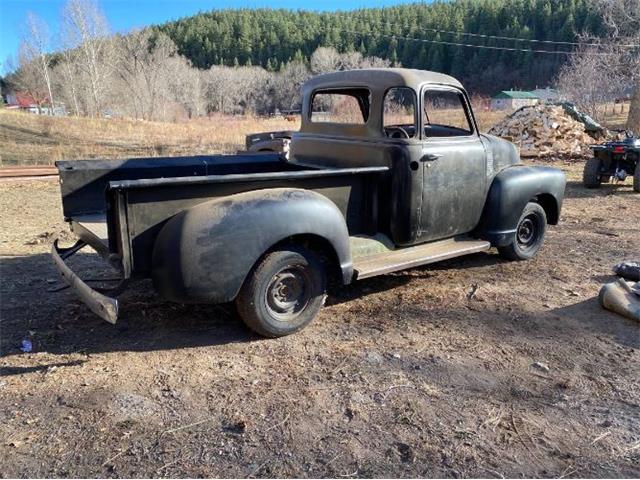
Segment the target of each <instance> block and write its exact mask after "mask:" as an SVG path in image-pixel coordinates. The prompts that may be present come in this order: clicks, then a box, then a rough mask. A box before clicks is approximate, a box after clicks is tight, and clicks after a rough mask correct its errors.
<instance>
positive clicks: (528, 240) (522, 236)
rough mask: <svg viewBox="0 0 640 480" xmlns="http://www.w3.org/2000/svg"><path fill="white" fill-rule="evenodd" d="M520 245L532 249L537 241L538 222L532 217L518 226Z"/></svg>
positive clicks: (525, 219)
mask: <svg viewBox="0 0 640 480" xmlns="http://www.w3.org/2000/svg"><path fill="white" fill-rule="evenodd" d="M517 238H518V243H519V244H520V245H521V246H522V247H525V248H526V247H530V246H531V245H532V244H533V243H535V241H536V222H535V219H534V218H532V216H528V217H525V218H524V219H523V220H522V222H520V225H518V233H517Z"/></svg>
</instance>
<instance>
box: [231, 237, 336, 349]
mask: <svg viewBox="0 0 640 480" xmlns="http://www.w3.org/2000/svg"><path fill="white" fill-rule="evenodd" d="M325 291H326V274H325V270H324V267H323V265H322V263H321V262H320V260H319V259H318V257H317V255H316V254H315V253H313V252H312V251H310V250H307V249H306V248H303V247H299V246H296V245H292V246H288V247H284V248H282V249H281V250H277V251H274V252H270V253H268V254H266V255H265V256H264V257H263V258H262V259H261V260H260V261H259V262H258V263H257V265H256V266H255V267H254V268H253V270H252V271H251V273H250V274H249V277H248V278H247V279H246V280H245V282H244V284H243V286H242V289H241V290H240V293H239V294H238V297H237V298H236V307H237V309H238V313H239V314H240V317H241V318H242V320H243V321H244V322H245V324H246V325H247V326H248V327H249V328H250V329H251V330H253V331H254V332H256V333H258V334H260V335H263V336H265V337H282V336H285V335H290V334H292V333H295V332H297V331H299V330H302V329H303V328H304V327H306V326H307V325H308V324H309V323H310V322H311V321H312V320H313V319H314V318H315V316H316V315H317V314H318V311H319V310H320V308H321V307H322V305H323V304H324V301H325V298H326V294H325Z"/></svg>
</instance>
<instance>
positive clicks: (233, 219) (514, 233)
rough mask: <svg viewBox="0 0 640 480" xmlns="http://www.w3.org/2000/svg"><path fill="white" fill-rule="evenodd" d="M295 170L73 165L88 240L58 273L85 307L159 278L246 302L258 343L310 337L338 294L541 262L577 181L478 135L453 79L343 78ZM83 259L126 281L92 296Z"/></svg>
mask: <svg viewBox="0 0 640 480" xmlns="http://www.w3.org/2000/svg"><path fill="white" fill-rule="evenodd" d="M302 97H303V107H302V123H301V129H300V131H299V132H296V133H294V134H293V135H292V138H291V145H290V155H289V158H288V159H287V158H285V157H284V156H283V155H280V154H276V153H245V154H237V155H226V156H225V155H215V156H194V157H174V158H138V159H130V160H87V161H62V162H58V163H57V164H56V165H57V167H58V169H59V172H60V186H61V192H62V204H63V211H64V216H65V218H66V220H67V221H68V222H69V223H70V225H71V229H72V230H73V232H74V233H75V235H76V236H77V237H78V241H77V243H76V244H75V245H73V246H72V247H68V248H61V247H59V246H58V242H57V241H56V242H55V243H54V245H53V249H52V255H53V259H54V261H55V263H56V265H57V267H58V269H59V270H60V272H61V273H62V275H63V277H64V279H66V281H67V283H68V284H69V285H71V287H73V289H75V291H76V292H77V293H78V294H79V295H80V298H81V299H82V300H83V301H84V302H85V303H86V304H87V305H88V307H89V308H90V309H91V310H92V311H94V312H95V313H96V314H98V315H99V316H101V317H102V318H104V319H105V320H107V321H109V322H112V323H115V321H116V319H117V316H118V301H117V299H116V298H115V297H116V296H117V295H119V294H120V293H121V292H122V291H123V290H124V289H125V287H126V285H127V284H128V282H130V281H132V280H135V279H141V278H149V277H150V278H151V279H153V284H154V286H155V288H156V290H157V291H158V292H159V293H160V295H162V296H163V297H164V298H166V299H169V300H171V301H175V302H183V303H188V302H192V303H222V302H231V301H235V303H236V305H237V310H238V313H239V315H240V317H241V318H242V319H243V320H244V321H245V323H246V324H247V325H248V326H249V327H250V328H251V329H253V330H254V331H255V332H257V333H259V334H261V335H265V336H270V337H275V336H281V335H287V334H290V333H293V332H296V331H298V330H300V329H301V328H303V327H305V326H306V325H307V324H308V323H309V322H310V321H311V320H312V319H313V318H314V317H315V316H316V314H317V313H318V311H319V310H320V308H321V307H322V305H323V303H324V301H325V297H326V288H327V282H328V280H330V279H333V280H334V281H337V282H339V283H341V284H349V283H351V282H353V281H355V280H359V279H363V278H367V277H372V276H374V275H381V274H385V273H389V272H393V271H397V270H403V269H408V268H411V267H415V266H418V265H424V264H428V263H432V262H437V261H440V260H443V259H448V258H452V257H458V256H461V255H467V254H471V253H475V252H483V251H486V250H489V249H490V248H491V247H497V249H498V251H499V253H500V254H501V255H502V256H503V257H504V258H507V259H510V260H526V259H530V258H531V257H533V256H534V255H535V254H536V253H537V252H538V250H539V249H540V247H541V245H542V243H543V239H544V236H545V231H546V228H547V224H556V223H557V222H558V218H559V216H560V210H561V206H562V200H563V195H564V188H565V177H564V174H563V173H562V172H561V171H560V170H557V169H554V168H547V167H532V166H524V165H522V164H521V163H520V160H519V155H518V151H517V150H516V148H515V147H514V146H513V145H512V144H511V143H509V142H506V141H504V140H501V139H499V138H496V137H492V136H490V135H484V134H481V133H480V132H479V131H478V127H477V124H476V122H475V119H474V116H473V112H472V110H471V107H470V103H469V98H468V96H467V94H466V92H465V90H464V89H463V87H462V85H461V84H460V83H459V82H458V81H456V80H455V79H454V78H452V77H449V76H446V75H442V74H439V73H434V72H427V71H419V70H407V69H371V70H357V71H343V72H335V73H330V74H326V75H320V76H317V77H315V78H312V79H311V80H309V81H308V82H307V83H306V84H305V85H304V87H303V89H302ZM86 245H89V246H90V247H92V248H93V249H95V250H96V251H97V252H98V253H99V254H100V255H102V257H104V258H105V259H106V260H107V261H108V262H109V263H110V264H111V265H112V266H113V267H115V268H116V269H117V270H118V271H119V272H120V276H121V279H120V281H119V284H118V285H117V286H114V287H113V288H111V289H106V290H105V289H96V288H91V287H89V286H88V284H87V282H84V281H83V280H81V279H80V278H79V276H78V275H76V274H75V273H73V271H72V270H71V269H70V268H69V266H68V265H67V264H66V263H65V261H66V259H68V258H69V256H71V255H73V254H74V253H76V252H77V251H79V250H80V249H82V248H83V247H85V246H86Z"/></svg>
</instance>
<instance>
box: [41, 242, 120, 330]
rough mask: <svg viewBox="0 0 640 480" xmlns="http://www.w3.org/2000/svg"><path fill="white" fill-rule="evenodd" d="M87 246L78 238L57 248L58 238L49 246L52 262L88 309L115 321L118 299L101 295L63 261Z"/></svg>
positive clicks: (103, 317) (107, 319)
mask: <svg viewBox="0 0 640 480" xmlns="http://www.w3.org/2000/svg"><path fill="white" fill-rule="evenodd" d="M85 246H87V243H85V242H84V241H82V240H78V242H76V244H75V245H74V246H72V247H69V248H59V247H58V240H57V239H56V240H55V241H54V242H53V246H52V247H51V256H52V257H53V262H54V263H55V264H56V267H58V271H59V272H60V275H62V278H64V280H65V282H66V283H67V284H68V285H69V286H70V287H71V288H72V289H73V290H74V291H75V292H76V294H77V295H78V296H79V297H80V300H82V302H83V303H84V304H85V305H86V306H87V307H89V309H90V310H91V311H92V312H93V313H95V314H96V315H98V316H99V317H100V318H102V319H104V320H106V321H107V322H109V323H113V324H115V323H116V320H117V319H118V300H117V299H115V298H112V297H108V296H107V295H103V294H102V293H100V292H99V291H98V290H97V289H93V288H91V287H90V286H89V285H87V284H86V283H85V282H84V281H83V280H82V279H81V278H80V277H79V276H78V275H76V274H75V273H73V271H72V270H71V269H70V268H69V267H68V266H67V264H66V263H64V261H65V260H66V259H67V258H69V257H70V256H72V255H73V254H75V253H77V252H78V251H80V250H81V249H82V248H84V247H85ZM114 291H121V288H120V287H116V289H114Z"/></svg>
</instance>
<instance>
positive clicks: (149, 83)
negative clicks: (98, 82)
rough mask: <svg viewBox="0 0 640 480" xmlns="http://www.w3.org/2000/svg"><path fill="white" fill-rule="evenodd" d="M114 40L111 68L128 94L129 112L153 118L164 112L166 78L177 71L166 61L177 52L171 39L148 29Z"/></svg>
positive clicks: (167, 94)
mask: <svg viewBox="0 0 640 480" xmlns="http://www.w3.org/2000/svg"><path fill="white" fill-rule="evenodd" d="M114 43H115V47H114V49H115V50H114V57H115V59H116V60H115V63H114V67H115V68H114V72H115V74H116V76H117V77H118V78H120V80H121V82H120V85H119V86H120V88H122V89H123V90H127V91H128V92H129V94H130V95H129V96H128V99H129V103H130V105H131V107H133V112H132V113H133V115H134V116H135V117H137V118H144V119H147V120H151V119H154V118H156V117H157V115H158V112H160V116H164V112H166V102H167V101H168V100H169V99H168V97H169V81H170V80H171V79H172V77H173V76H174V75H175V74H176V73H179V72H177V71H176V69H175V68H174V69H170V68H169V63H168V62H169V59H171V58H172V57H173V56H175V55H176V54H177V50H178V49H177V47H176V45H175V43H173V41H172V40H171V39H170V38H169V37H168V36H167V35H166V34H164V33H162V32H156V31H153V30H151V29H145V30H139V31H134V32H132V33H129V34H127V35H125V36H121V37H118V38H117V39H116V41H115V42H114ZM186 68H189V69H190V68H191V66H190V65H187V66H186Z"/></svg>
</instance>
